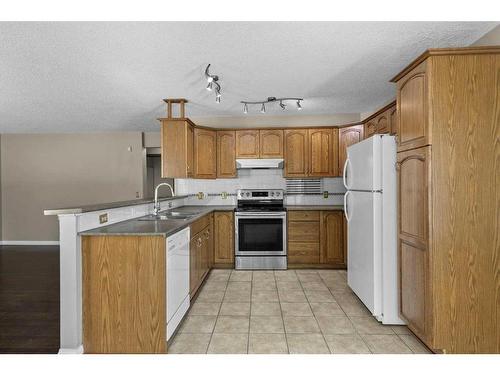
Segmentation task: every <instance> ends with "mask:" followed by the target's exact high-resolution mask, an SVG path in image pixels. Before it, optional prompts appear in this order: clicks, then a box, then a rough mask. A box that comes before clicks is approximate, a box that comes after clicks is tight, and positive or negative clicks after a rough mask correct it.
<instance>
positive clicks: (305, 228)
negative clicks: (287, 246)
mask: <svg viewBox="0 0 500 375" xmlns="http://www.w3.org/2000/svg"><path fill="white" fill-rule="evenodd" d="M288 240H289V241H297V242H319V222H307V221H289V222H288Z"/></svg>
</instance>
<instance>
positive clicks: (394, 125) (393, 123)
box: [389, 105, 398, 142]
mask: <svg viewBox="0 0 500 375" xmlns="http://www.w3.org/2000/svg"><path fill="white" fill-rule="evenodd" d="M389 122H390V127H391V134H392V135H397V134H398V118H397V109H396V106H395V105H394V106H393V107H391V108H390V109H389ZM396 142H397V141H396Z"/></svg>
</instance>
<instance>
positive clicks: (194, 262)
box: [189, 233, 203, 298]
mask: <svg viewBox="0 0 500 375" xmlns="http://www.w3.org/2000/svg"><path fill="white" fill-rule="evenodd" d="M202 237H203V236H202V233H198V234H197V235H196V236H194V237H193V238H191V241H190V243H189V294H190V297H191V298H193V296H194V295H195V294H196V291H197V290H198V287H199V280H200V268H201V254H202V246H203V240H202Z"/></svg>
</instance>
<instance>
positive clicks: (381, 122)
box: [375, 110, 391, 134]
mask: <svg viewBox="0 0 500 375" xmlns="http://www.w3.org/2000/svg"><path fill="white" fill-rule="evenodd" d="M389 116H390V112H389V111H388V110H387V111H384V112H382V113H381V114H380V115H378V116H377V117H376V119H375V121H376V123H377V125H376V129H377V134H388V133H390V132H391V124H390V119H389Z"/></svg>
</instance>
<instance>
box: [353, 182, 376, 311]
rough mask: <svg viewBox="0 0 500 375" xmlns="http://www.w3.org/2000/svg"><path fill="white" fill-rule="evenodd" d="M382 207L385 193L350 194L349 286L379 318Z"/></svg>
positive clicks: (354, 192) (356, 192) (355, 192)
mask: <svg viewBox="0 0 500 375" xmlns="http://www.w3.org/2000/svg"><path fill="white" fill-rule="evenodd" d="M381 204H382V194H381V193H368V192H358V191H348V192H347V193H346V198H345V206H346V207H345V214H346V218H347V220H348V222H347V233H348V235H347V241H348V242H347V251H348V255H347V283H348V284H349V287H350V288H351V289H352V290H353V292H354V293H356V295H357V296H358V297H359V299H360V300H361V301H362V302H363V303H364V304H365V306H366V307H367V308H368V309H369V310H370V311H371V313H372V314H373V315H375V316H380V315H381V313H382V311H381V310H382V306H381V305H382V275H381V273H382V270H381V268H382V264H381V261H382V260H381V246H382V238H381V237H382V235H381V233H382V229H381V220H380V219H381V217H380V216H381Z"/></svg>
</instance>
